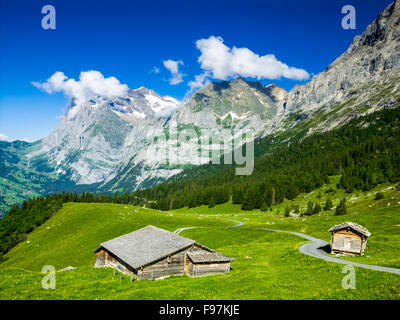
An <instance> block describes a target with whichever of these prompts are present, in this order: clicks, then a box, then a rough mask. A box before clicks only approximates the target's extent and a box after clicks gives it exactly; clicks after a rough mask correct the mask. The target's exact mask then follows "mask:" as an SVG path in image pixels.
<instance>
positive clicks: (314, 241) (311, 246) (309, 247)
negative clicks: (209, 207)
mask: <svg viewBox="0 0 400 320" xmlns="http://www.w3.org/2000/svg"><path fill="white" fill-rule="evenodd" d="M217 218H219V217H217ZM224 220H229V221H233V222H236V223H237V224H235V225H233V226H230V227H227V228H228V229H229V228H238V227H241V226H243V225H244V224H245V222H242V221H237V220H231V219H224ZM202 228H225V227H186V228H179V229H177V230H175V231H174V233H175V234H180V233H181V232H182V231H184V230H190V229H202ZM256 230H264V231H269V232H284V233H289V234H292V235H295V236H298V237H301V238H303V239H306V240H309V241H311V242H309V243H305V244H302V245H301V246H300V247H299V248H298V249H299V251H300V252H301V253H303V254H305V255H308V256H311V257H314V258H317V259H322V260H325V261H328V262H333V263H339V264H345V265H351V266H354V267H360V268H365V269H370V270H375V271H382V272H390V273H395V274H400V269H396V268H389V267H382V266H376V265H370V264H364V263H357V262H352V261H347V260H342V259H339V258H335V257H332V256H330V255H328V254H327V253H326V252H325V251H324V250H323V249H322V248H323V247H326V246H327V245H328V244H329V243H328V242H326V241H325V240H321V239H318V238H315V237H312V236H309V235H306V234H304V233H300V232H294V231H286V230H275V229H266V228H256Z"/></svg>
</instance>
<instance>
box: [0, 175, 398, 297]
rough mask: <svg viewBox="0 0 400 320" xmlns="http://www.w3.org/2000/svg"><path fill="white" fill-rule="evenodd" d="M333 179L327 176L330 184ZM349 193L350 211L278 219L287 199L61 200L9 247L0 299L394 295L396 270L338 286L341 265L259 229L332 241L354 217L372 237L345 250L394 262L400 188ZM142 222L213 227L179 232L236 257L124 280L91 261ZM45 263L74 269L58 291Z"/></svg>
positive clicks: (0, 274)
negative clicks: (221, 268) (214, 265)
mask: <svg viewBox="0 0 400 320" xmlns="http://www.w3.org/2000/svg"><path fill="white" fill-rule="evenodd" d="M336 180H337V177H335V178H332V186H333V185H334V184H335V182H336ZM329 187H331V186H325V187H324V188H322V189H321V190H319V191H321V195H322V198H321V199H318V198H317V194H318V193H319V191H316V192H313V193H311V194H308V195H300V196H299V197H298V198H297V199H296V203H299V204H300V205H301V206H302V207H305V206H306V204H307V201H308V200H309V199H312V200H314V201H316V200H317V199H318V201H321V202H322V201H324V198H325V197H326V194H325V192H324V190H325V189H326V188H329ZM388 187H389V186H380V187H379V188H378V189H387V188H388ZM375 191H376V190H374V192H375ZM342 196H343V194H341V193H340V192H337V193H336V194H335V195H333V196H332V195H331V197H332V198H333V199H334V204H336V202H337V200H336V198H337V199H339V198H340V197H342ZM348 196H349V195H348ZM350 197H352V198H354V204H350V203H349V214H348V215H346V216H342V217H335V216H333V212H328V213H322V214H320V215H314V216H312V217H307V218H306V220H304V221H303V219H305V217H299V218H295V217H291V218H284V217H283V208H284V206H285V204H282V205H280V206H275V207H274V208H273V211H272V212H267V213H261V212H260V211H258V210H257V211H251V212H244V211H240V207H239V206H236V205H232V204H224V205H221V206H217V207H214V208H212V209H209V208H206V207H200V208H195V209H190V210H188V209H181V210H177V211H175V212H158V211H154V210H149V209H143V208H136V207H132V206H125V205H112V204H66V205H64V208H63V209H62V210H61V211H60V212H59V213H58V214H56V215H55V216H54V217H53V218H51V219H50V220H49V221H47V222H46V223H45V224H44V225H43V226H41V227H39V228H38V229H37V230H35V231H34V232H33V233H31V234H30V235H29V236H28V241H30V243H29V244H28V243H27V242H24V243H21V244H20V245H18V246H17V247H15V248H14V249H13V250H11V251H10V252H9V253H8V254H7V255H6V257H7V258H8V260H7V261H6V262H5V263H3V264H2V265H1V266H0V299H21V298H26V299H62V298H65V299H400V288H399V287H400V276H398V275H393V274H389V273H383V272H376V271H371V270H366V269H360V268H357V269H356V270H357V289H356V290H344V289H342V286H341V281H342V278H343V276H344V274H342V273H341V271H342V266H341V265H337V264H333V263H328V262H325V261H321V260H318V259H315V258H311V257H308V256H305V255H303V254H301V253H300V252H299V251H298V249H297V248H298V246H299V245H300V244H301V243H304V239H301V238H298V237H296V236H293V235H289V234H281V233H273V232H266V231H262V230H256V228H260V227H267V228H273V229H286V230H293V231H301V232H305V233H307V234H310V235H314V236H317V237H319V238H322V239H325V240H329V237H330V235H329V233H328V232H327V229H328V228H329V227H330V226H332V225H333V224H335V223H340V222H343V221H348V220H350V221H354V222H359V223H361V224H363V225H364V226H365V227H367V228H368V229H369V230H370V231H371V232H372V237H371V238H370V240H369V241H368V245H367V250H366V253H365V255H364V256H363V257H353V258H348V259H352V260H355V261H360V262H364V263H371V264H372V263H373V264H379V265H386V266H392V267H400V256H399V254H398V253H399V244H400V237H399V234H400V232H399V231H400V226H399V225H400V208H399V205H398V202H400V191H395V190H388V189H387V190H386V191H385V199H384V200H380V201H375V200H373V192H370V196H368V194H366V195H365V196H364V195H363V194H361V193H360V194H358V197H357V198H356V194H352V195H350ZM392 198H394V199H392ZM389 199H390V200H389ZM389 202H391V204H390V205H389V206H387V203H389ZM370 206H371V208H369V207H370ZM374 207H376V208H374ZM278 210H279V212H278ZM171 215H172V216H171ZM230 220H240V221H243V222H245V225H244V226H242V227H239V228H231V229H229V228H226V227H227V226H231V225H234V224H236V223H235V222H234V221H230ZM148 224H152V225H155V226H159V227H162V228H165V229H167V230H171V231H173V230H175V229H178V228H181V227H186V226H208V227H212V228H203V229H192V230H185V231H184V232H183V233H182V235H183V236H187V237H190V238H192V239H195V240H197V241H199V242H200V243H202V244H205V245H207V246H210V247H211V248H214V249H216V250H219V251H221V252H223V253H225V254H227V255H230V256H232V257H234V258H235V259H236V260H235V261H234V262H233V263H232V271H231V272H230V273H229V274H226V275H216V276H210V277H205V278H197V279H193V278H189V277H187V276H184V277H173V278H170V279H166V280H163V281H135V282H134V283H130V281H129V279H128V278H127V277H125V276H124V277H122V281H120V278H119V276H115V277H113V271H112V270H110V269H95V268H93V265H94V262H95V255H94V254H93V251H94V250H95V249H96V248H97V246H98V244H99V243H100V242H102V241H105V240H108V239H111V238H113V237H116V236H119V235H121V234H124V233H127V232H130V231H132V230H135V229H138V228H140V227H143V226H146V225H148ZM44 265H54V266H55V267H56V269H57V270H58V269H61V268H64V267H66V266H69V265H72V266H74V267H77V269H76V270H73V271H69V272H64V273H58V274H57V289H56V290H43V289H42V288H41V279H42V277H43V275H42V274H40V270H41V268H42V266H44Z"/></svg>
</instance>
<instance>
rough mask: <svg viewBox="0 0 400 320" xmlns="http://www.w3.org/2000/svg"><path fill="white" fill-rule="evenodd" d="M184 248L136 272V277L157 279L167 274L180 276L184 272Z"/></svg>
mask: <svg viewBox="0 0 400 320" xmlns="http://www.w3.org/2000/svg"><path fill="white" fill-rule="evenodd" d="M185 252H186V250H183V251H181V252H178V253H176V254H174V255H172V256H171V257H167V258H164V259H162V260H159V261H157V262H155V263H153V264H151V265H149V266H147V267H144V268H143V269H139V270H138V272H137V278H138V279H157V278H163V277H168V276H182V275H184V273H185V256H186V254H185Z"/></svg>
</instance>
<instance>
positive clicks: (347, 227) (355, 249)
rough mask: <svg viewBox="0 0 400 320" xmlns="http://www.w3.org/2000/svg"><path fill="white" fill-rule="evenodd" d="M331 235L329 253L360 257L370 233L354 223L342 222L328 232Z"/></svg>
mask: <svg viewBox="0 0 400 320" xmlns="http://www.w3.org/2000/svg"><path fill="white" fill-rule="evenodd" d="M328 231H329V232H331V233H332V239H331V252H332V253H334V254H343V255H362V254H363V253H364V250H365V247H366V245H367V239H368V237H370V236H371V233H370V232H369V231H368V230H367V229H366V228H364V227H362V226H360V225H358V224H357V223H354V222H344V223H342V224H338V225H336V226H333V227H332V228H330V229H329V230H328Z"/></svg>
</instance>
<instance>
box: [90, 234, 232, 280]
mask: <svg viewBox="0 0 400 320" xmlns="http://www.w3.org/2000/svg"><path fill="white" fill-rule="evenodd" d="M95 253H96V256H97V258H96V267H98V268H101V267H112V268H115V269H117V270H119V271H121V272H122V273H125V274H128V275H130V276H131V277H135V278H136V279H160V278H166V277H169V276H180V275H184V274H187V275H189V276H191V277H200V276H206V275H211V274H219V273H227V272H229V271H230V262H231V261H232V260H234V259H233V258H230V257H228V256H225V255H223V254H221V253H219V252H216V251H215V250H212V249H210V248H207V247H205V246H203V245H201V244H199V243H197V242H196V241H194V240H192V239H188V238H184V237H182V236H179V235H177V234H175V233H172V232H169V231H167V230H163V229H160V228H156V227H154V226H147V227H145V228H142V229H139V230H137V231H134V232H131V233H128V234H126V235H123V236H120V237H118V238H115V239H112V240H109V241H107V242H104V243H102V244H100V247H99V248H98V249H97V250H96V251H95Z"/></svg>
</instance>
